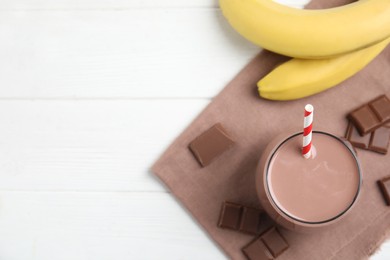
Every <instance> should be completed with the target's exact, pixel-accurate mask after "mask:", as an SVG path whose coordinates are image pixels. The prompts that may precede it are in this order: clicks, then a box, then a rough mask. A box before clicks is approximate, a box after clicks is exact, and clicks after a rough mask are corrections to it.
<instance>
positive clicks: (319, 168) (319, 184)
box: [256, 131, 362, 232]
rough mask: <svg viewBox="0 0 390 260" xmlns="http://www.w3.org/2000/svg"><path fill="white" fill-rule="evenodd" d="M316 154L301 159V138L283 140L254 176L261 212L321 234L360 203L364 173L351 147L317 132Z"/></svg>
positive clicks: (266, 152)
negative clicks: (262, 210) (321, 230)
mask: <svg viewBox="0 0 390 260" xmlns="http://www.w3.org/2000/svg"><path fill="white" fill-rule="evenodd" d="M313 146H314V148H313V153H312V156H311V157H310V158H309V159H305V158H304V157H303V156H302V153H301V149H302V132H298V133H295V134H292V135H291V134H284V135H283V134H282V135H280V136H278V137H277V138H275V139H274V140H273V141H271V143H270V144H269V145H268V146H267V147H266V149H265V150H264V152H263V154H262V157H261V159H260V163H259V165H258V167H257V171H256V190H257V193H258V197H259V198H260V202H261V204H262V206H263V208H264V209H265V210H266V211H267V213H268V214H269V216H270V217H271V218H273V219H274V220H275V221H276V222H277V223H278V224H280V225H282V226H284V227H285V228H288V229H290V230H296V231H304V232H305V231H310V230H318V229H319V228H321V227H325V226H328V225H330V224H333V223H335V222H337V221H339V220H340V219H342V218H343V217H344V216H345V215H346V214H347V213H348V212H349V211H350V210H351V208H352V207H353V205H354V204H355V203H356V201H357V198H358V196H359V193H360V187H361V184H362V173H361V168H360V165H359V161H358V159H357V156H356V153H355V151H354V149H353V148H352V145H351V144H350V143H349V142H348V141H347V140H344V139H341V138H338V137H336V136H334V135H332V134H329V133H326V132H322V131H313Z"/></svg>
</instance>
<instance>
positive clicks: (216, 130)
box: [189, 123, 234, 167]
mask: <svg viewBox="0 0 390 260" xmlns="http://www.w3.org/2000/svg"><path fill="white" fill-rule="evenodd" d="M233 144H234V141H233V140H232V139H231V138H230V136H229V135H228V134H227V133H226V131H225V129H224V128H223V127H222V125H221V124H220V123H217V124H215V125H214V126H212V127H211V128H210V129H209V130H207V131H206V132H204V133H203V134H201V135H200V136H198V137H197V138H195V139H194V140H193V141H192V142H191V143H190V144H189V149H190V150H191V152H192V153H193V155H194V156H195V158H196V159H197V161H198V162H199V164H200V165H201V166H202V167H205V166H207V165H209V164H210V163H211V162H212V161H213V160H214V159H215V158H217V157H218V156H220V155H221V154H222V153H224V152H225V151H227V150H229V149H230V148H231V147H232V146H233Z"/></svg>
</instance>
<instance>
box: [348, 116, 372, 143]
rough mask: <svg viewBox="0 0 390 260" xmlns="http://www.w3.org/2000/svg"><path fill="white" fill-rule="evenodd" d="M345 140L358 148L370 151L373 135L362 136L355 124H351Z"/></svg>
mask: <svg viewBox="0 0 390 260" xmlns="http://www.w3.org/2000/svg"><path fill="white" fill-rule="evenodd" d="M345 138H347V139H348V141H349V142H350V143H351V144H352V145H353V146H354V147H356V148H361V149H368V145H369V143H370V138H371V135H369V134H368V135H365V136H361V135H360V134H359V133H358V131H357V130H356V128H355V127H354V126H353V124H352V123H351V122H349V124H348V128H347V133H346V134H345Z"/></svg>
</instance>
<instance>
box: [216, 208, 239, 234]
mask: <svg viewBox="0 0 390 260" xmlns="http://www.w3.org/2000/svg"><path fill="white" fill-rule="evenodd" d="M241 215H242V206H241V205H238V204H235V203H231V202H225V203H224V204H223V205H222V211H221V216H220V218H219V223H218V226H220V227H222V228H230V229H235V230H237V229H238V227H239V225H240V220H241Z"/></svg>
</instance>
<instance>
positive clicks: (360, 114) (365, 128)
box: [348, 105, 380, 136]
mask: <svg viewBox="0 0 390 260" xmlns="http://www.w3.org/2000/svg"><path fill="white" fill-rule="evenodd" d="M348 118H349V120H350V121H351V122H352V123H353V124H354V125H355V127H356V129H357V130H358V132H359V134H360V135H362V136H363V135H365V134H367V133H369V132H371V131H373V130H374V129H375V127H377V125H378V124H380V121H379V119H378V118H377V116H376V115H375V114H374V113H373V111H372V110H371V108H370V107H369V106H368V105H365V106H362V107H360V108H358V109H356V110H355V111H353V112H351V113H350V114H349V116H348Z"/></svg>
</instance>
